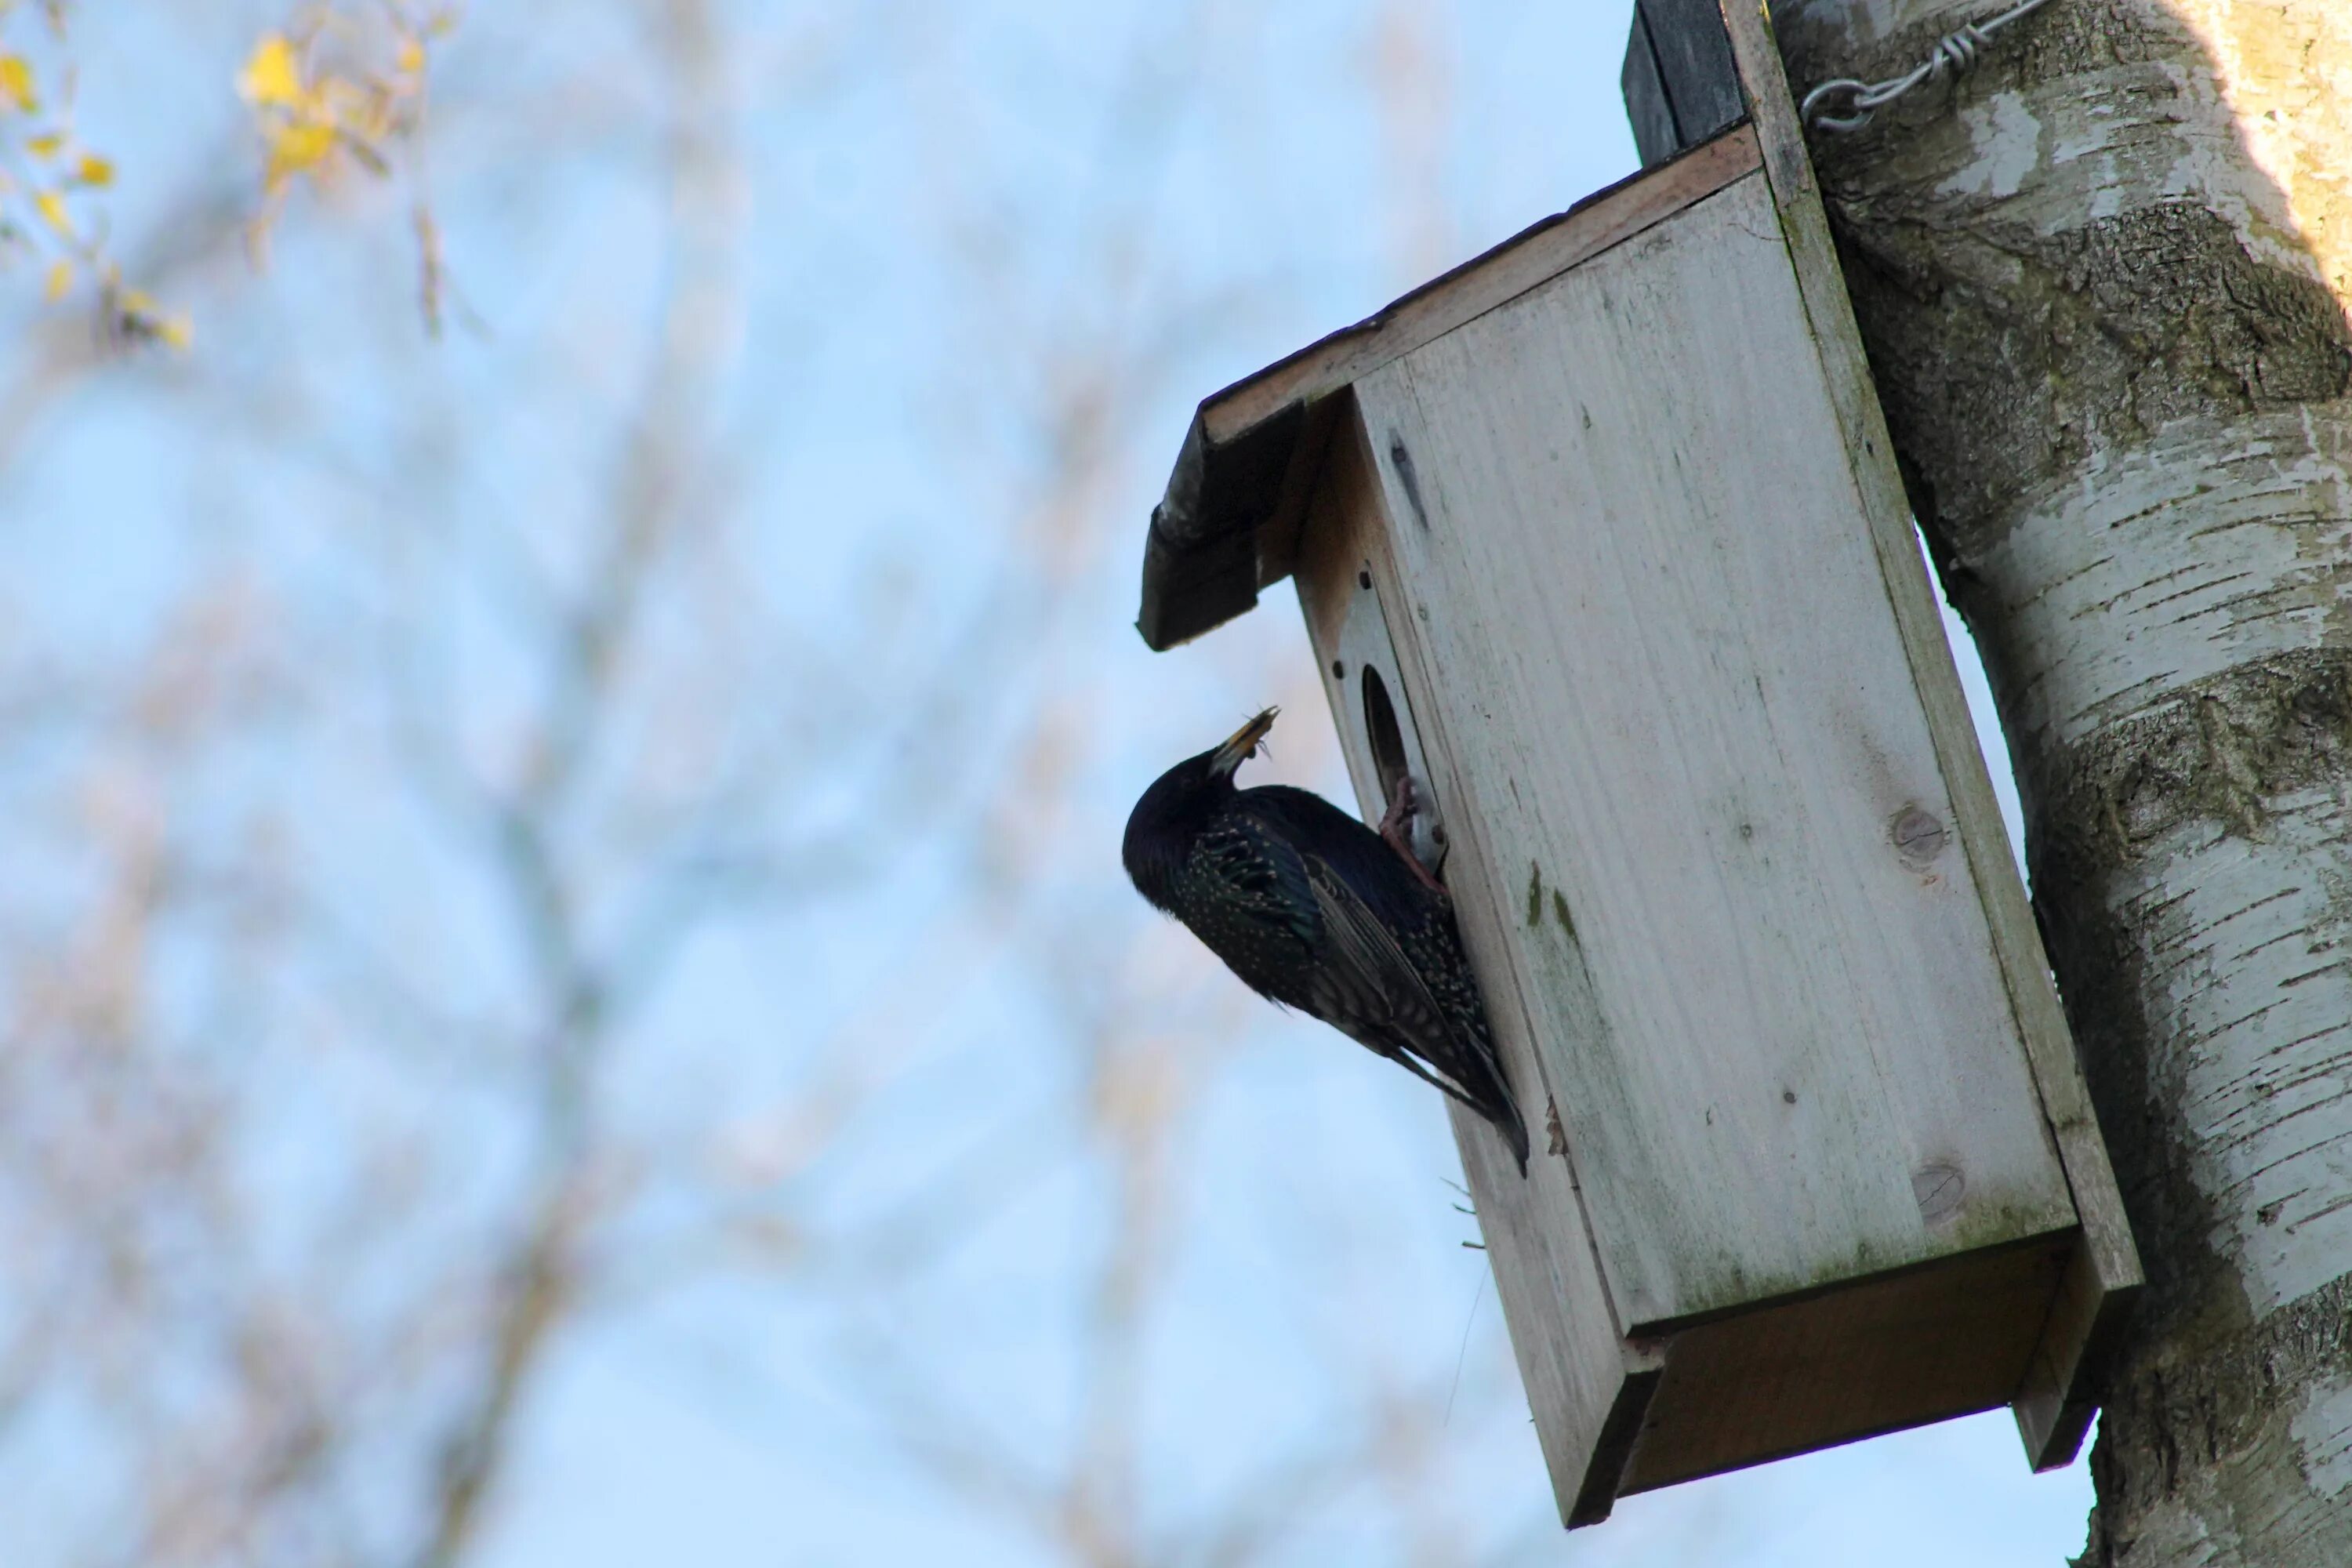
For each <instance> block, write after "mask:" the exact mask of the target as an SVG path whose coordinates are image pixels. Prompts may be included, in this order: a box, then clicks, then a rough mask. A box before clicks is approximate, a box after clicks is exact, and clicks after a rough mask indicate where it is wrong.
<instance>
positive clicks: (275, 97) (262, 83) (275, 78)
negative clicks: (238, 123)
mask: <svg viewBox="0 0 2352 1568" xmlns="http://www.w3.org/2000/svg"><path fill="white" fill-rule="evenodd" d="M236 90H237V91H238V92H239V93H240V94H241V95H243V97H244V99H245V100H246V101H247V103H251V104H256V105H275V106H276V107H278V108H281V109H291V108H293V107H295V106H296V105H298V104H299V103H300V102H301V101H302V100H303V99H304V97H305V94H304V92H303V89H302V68H301V64H300V62H299V60H297V59H296V58H295V56H294V46H293V45H291V44H289V43H288V42H287V41H286V40H285V39H284V38H283V37H280V36H279V35H278V34H276V33H264V34H263V35H262V36H261V42H259V43H258V44H256V45H255V46H254V47H253V55H252V57H251V58H248V59H247V61H246V62H245V68H244V69H243V70H242V71H239V72H238V73H237V78H236Z"/></svg>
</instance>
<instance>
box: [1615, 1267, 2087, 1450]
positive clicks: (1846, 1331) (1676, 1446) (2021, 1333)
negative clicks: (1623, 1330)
mask: <svg viewBox="0 0 2352 1568" xmlns="http://www.w3.org/2000/svg"><path fill="white" fill-rule="evenodd" d="M2073 1252H2074V1237H2071V1236H2070V1237H2060V1238H2058V1239H2057V1240H2054V1241H2053V1240H2049V1239H2043V1240H2040V1241H2033V1242H2028V1243H2026V1244H2024V1245H2022V1246H2019V1247H1997V1248H1993V1249H1991V1250H1988V1251H1979V1252H1970V1253H1964V1254H1961V1255H1960V1256H1958V1257H1957V1258H1945V1259H1941V1260H1939V1261H1937V1262H1935V1263H1932V1264H1929V1265H1927V1267H1925V1268H1916V1269H1911V1270H1908V1271H1906V1272H1903V1273H1899V1274H1895V1275H1891V1276H1888V1277H1886V1278H1884V1279H1874V1280H1870V1281H1868V1282H1866V1283H1863V1284H1859V1285H1849V1286H1845V1287H1843V1288H1841V1289H1837V1290H1833V1291H1830V1292H1828V1293H1825V1294H1822V1295H1819V1296H1811V1297H1806V1298H1803V1299H1801V1300H1796V1301H1791V1302H1788V1303H1785V1304H1783V1305H1781V1306H1779V1307H1775V1308H1770V1309H1768V1310H1762V1311H1757V1312H1748V1313H1744V1314H1741V1315H1738V1316H1736V1317H1731V1318H1725V1319H1718V1320H1717V1321H1714V1322H1710V1323H1706V1324H1704V1325H1702V1326H1700V1327H1697V1328H1694V1329H1688V1330H1685V1331H1683V1332H1681V1333H1679V1334H1676V1335H1675V1338H1674V1342H1673V1343H1672V1345H1671V1346H1670V1347H1669V1349H1668V1351H1667V1360H1666V1371H1665V1375H1664V1379H1663V1380H1662V1381H1661V1382H1660V1384H1659V1387H1658V1392H1657V1394H1656V1396H1655V1397H1654V1399H1653V1400H1652V1401H1651V1405H1650V1415H1649V1420H1648V1423H1647V1424H1646V1426H1644V1428H1643V1432H1642V1435H1641V1437H1640V1440H1639V1441H1638V1443H1637V1444H1636V1446H1635V1447H1634V1452H1633V1464H1632V1465H1631V1466H1630V1467H1629V1468H1628V1469H1627V1472H1626V1476H1625V1490H1626V1491H1628V1492H1637V1491H1648V1490H1650V1489H1653V1488H1655V1487H1663V1486H1671V1485H1674V1484H1675V1482H1678V1481H1686V1480H1692V1479H1696V1478H1698V1477H1700V1476H1711V1475H1717V1474H1719V1473H1721V1472H1722V1471H1725V1470H1729V1469H1737V1468H1740V1467H1742V1466H1746V1465H1754V1464H1761V1463H1763V1462H1764V1461H1766V1460H1768V1459H1775V1458H1782V1457H1784V1456H1786V1455H1789V1454H1795V1453H1804V1452H1808V1451H1810V1450H1811V1449H1814V1448H1821V1447H1828V1446H1829V1445H1831V1444H1834V1443H1843V1442H1850V1441H1852V1440H1853V1439H1854V1438H1856V1437H1866V1436H1872V1435H1874V1434H1876V1433H1880V1432H1891V1431H1895V1430H1899V1429H1900V1428H1903V1427H1906V1426H1919V1425H1921V1424H1922V1423H1925V1422H1928V1421H1938V1420H1942V1419H1944V1418H1946V1417H1948V1416H1953V1415H1969V1414H1970V1413H1972V1412H1975V1411H1979V1410H1990V1409H1993V1408H1995V1407H1997V1406H1999V1405H2003V1404H2006V1403H2007V1402H2008V1400H2009V1398H2010V1395H2011V1393H2012V1392H2013V1391H2014V1390H2015V1388H2016V1386H2017V1380H2018V1377H2019V1375H2020V1373H2021V1369H2022V1368H2023V1367H2024V1365H2025V1363H2026V1362H2027V1360H2028V1359H2029V1358H2030V1357H2031V1355H2032V1352H2033V1348H2034V1341H2035V1336H2036V1334H2037V1332H2038V1331H2039V1328H2040V1325H2041V1320H2042V1309H2043V1307H2044V1305H2045V1304H2046V1303H2047V1302H2048V1300H2049V1299H2050V1296H2051V1293H2052V1291H2053V1289H2055V1287H2056V1284H2057V1280H2058V1277H2059V1275H2060V1273H2061V1272H2062V1271H2063V1269H2064V1268H2065V1266H2066V1261H2067V1258H2069V1257H2070V1256H2071V1255H2072V1254H2073Z"/></svg>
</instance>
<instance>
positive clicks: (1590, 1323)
mask: <svg viewBox="0 0 2352 1568" xmlns="http://www.w3.org/2000/svg"><path fill="white" fill-rule="evenodd" d="M1370 467H1371V458H1370V453H1369V451H1368V450H1367V449H1366V448H1365V447H1364V442H1363V434H1362V429H1361V426H1360V424H1359V422H1358V421H1357V419H1356V417H1355V415H1354V411H1353V408H1352V405H1349V406H1347V407H1346V408H1345V409H1344V410H1343V416H1342V417H1341V419H1340V421H1339V424H1338V426H1337V427H1336V429H1335V431H1334V434H1333V437H1332V441H1331V457H1330V461H1329V463H1328V467H1327V468H1326V471H1325V476H1324V480H1323V483H1322V484H1321V485H1320V486H1319V487H1318V489H1317V492H1316V495H1315V498H1314V500H1313V502H1312V506H1311V515H1310V518H1309V521H1308V523H1307V528H1306V530H1305V532H1304V534H1303V536H1302V539H1301V546H1300V549H1301V553H1300V556H1299V561H1298V567H1297V585H1298V598H1299V605H1300V607H1301V609H1302V610H1303V611H1304V612H1305V615H1306V617H1307V635H1308V637H1309V638H1310V640H1311V641H1312V642H1313V644H1314V647H1315V657H1316V662H1317V664H1318V667H1319V668H1321V670H1322V672H1323V681H1324V689H1325V693H1326V695H1327V696H1328V699H1329V700H1330V703H1331V711H1332V719H1333V721H1334V723H1335V725H1336V727H1337V728H1338V730H1339V737H1340V748H1341V751H1342V752H1343V753H1344V754H1345V756H1346V757H1347V760H1348V767H1349V774H1350V776H1351V777H1352V778H1353V780H1354V782H1355V784H1356V791H1357V799H1358V801H1359V803H1360V806H1361V808H1362V810H1363V813H1364V816H1365V818H1366V820H1368V821H1370V820H1376V819H1377V818H1378V816H1379V815H1380V813H1381V810H1382V809H1384V806H1383V798H1384V795H1385V794H1386V792H1385V789H1384V788H1383V785H1382V783H1381V777H1380V773H1379V770H1378V768H1377V766H1376V764H1375V763H1374V760H1373V748H1372V745H1371V740H1370V732H1369V730H1368V727H1367V724H1366V721H1365V716H1364V704H1363V699H1362V691H1363V685H1364V677H1365V671H1366V670H1367V669H1368V668H1369V669H1372V670H1376V671H1377V672H1378V673H1379V674H1380V675H1381V678H1382V679H1383V681H1384V684H1385V686H1386V688H1387V689H1388V690H1389V692H1390V694H1391V702H1392V703H1393V705H1394V707H1395V710H1396V713H1397V718H1398V721H1399V724H1400V727H1401V728H1402V731H1403V740H1404V746H1405V751H1406V754H1407V756H1408V759H1409V761H1410V762H1411V763H1412V767H1413V770H1414V772H1415V774H1416V776H1417V777H1418V778H1419V779H1420V781H1421V782H1422V783H1423V784H1425V785H1427V786H1428V789H1429V792H1430V795H1431V805H1432V806H1433V810H1434V811H1435V812H1436V813H1437V815H1438V816H1439V818H1440V820H1449V819H1448V818H1447V816H1446V806H1447V803H1448V801H1449V800H1451V798H1452V790H1453V775H1452V772H1451V770H1450V768H1449V767H1448V766H1447V765H1446V763H1445V760H1444V757H1443V755H1442V754H1441V752H1440V751H1439V747H1438V742H1437V741H1436V739H1435V737H1434V736H1433V735H1431V734H1429V733H1428V732H1426V731H1424V728H1423V726H1422V725H1421V724H1420V723H1419V722H1417V721H1416V717H1415V716H1416V715H1417V714H1418V713H1421V712H1423V711H1425V710H1426V708H1427V704H1428V700H1429V699H1428V693H1427V690H1426V689H1425V688H1424V687H1423V685H1422V684H1421V683H1420V682H1419V681H1418V679H1415V676H1414V672H1413V668H1412V658H1411V654H1410V650H1409V648H1406V649H1400V647H1399V646H1398V644H1397V643H1396V642H1395V641H1394V640H1393V638H1392V637H1391V629H1390V625H1389V622H1388V619H1387V617H1386V615H1385V612H1384V611H1383V609H1382V602H1383V595H1386V596H1387V597H1388V599H1389V600H1390V601H1391V602H1402V601H1399V600H1396V598H1395V595H1396V593H1397V585H1396V580H1395V570H1394V564H1393V562H1392V560H1391V555H1390V552H1389V549H1388V545H1387V543H1386V540H1385V531H1386V529H1385V519H1384V516H1383V513H1382V511H1381V504H1382V503H1381V495H1380V492H1379V490H1378V489H1377V488H1376V487H1375V486H1374V485H1373V484H1372V483H1371V481H1370ZM1468 826H1469V825H1466V824H1465V825H1454V826H1451V827H1450V828H1449V838H1450V839H1451V840H1452V842H1451V846H1450V851H1449V855H1448V860H1447V874H1448V876H1449V877H1450V878H1452V879H1454V882H1453V885H1454V886H1456V887H1458V888H1460V889H1463V891H1462V893H1461V895H1460V904H1459V907H1458V908H1457V911H1456V912H1457V915H1458V916H1459V918H1460V920H1461V922H1462V930H1463V939H1464V942H1465V945H1466V946H1467V948H1468V950H1469V952H1470V957H1471V960H1472V963H1473V964H1474V965H1475V968H1476V970H1477V973H1478V975H1479V980H1480V984H1481V985H1482V986H1483V987H1484V988H1485V990H1486V1001H1487V1012H1488V1014H1489V1016H1490V1017H1491V1018H1492V1020H1493V1022H1494V1025H1495V1030H1496V1037H1497V1039H1498V1041H1499V1043H1500V1045H1501V1047H1502V1050H1503V1055H1504V1066H1505V1070H1506V1071H1507V1073H1508V1074H1509V1075H1510V1077H1511V1081H1512V1083H1513V1085H1514V1086H1515V1088H1516V1089H1517V1092H1518V1094H1519V1098H1520V1100H1521V1102H1522V1104H1523V1105H1524V1106H1526V1107H1527V1108H1528V1110H1529V1112H1530V1116H1531V1118H1532V1119H1533V1120H1534V1121H1535V1123H1536V1124H1535V1126H1534V1127H1532V1128H1531V1129H1530V1131H1531V1133H1532V1137H1533V1142H1534V1146H1535V1150H1536V1156H1535V1158H1534V1159H1532V1160H1531V1161H1530V1162H1529V1169H1528V1175H1527V1177H1526V1178H1525V1179H1522V1178H1521V1176H1520V1174H1519V1172H1518V1169H1517V1164H1516V1163H1514V1162H1513V1160H1512V1158H1511V1156H1510V1154H1509V1153H1508V1152H1507V1149H1506V1148H1505V1146H1504V1144H1503V1142H1502V1140H1501V1139H1500V1138H1499V1137H1498V1136H1497V1135H1496V1132H1495V1131H1494V1129H1492V1128H1491V1127H1488V1126H1487V1125H1486V1123H1485V1122H1484V1121H1480V1120H1478V1119H1477V1118H1475V1117H1472V1116H1470V1115H1469V1114H1468V1113H1467V1112H1463V1113H1460V1114H1458V1115H1456V1116H1455V1118H1454V1138H1455V1141H1456V1142H1457V1143H1458V1144H1459V1146H1460V1148H1461V1151H1462V1158H1463V1169H1464V1171H1465V1174H1466V1175H1467V1177H1468V1180H1469V1184H1470V1190H1471V1194H1472V1199H1473V1201H1474V1202H1475V1205H1476V1207H1477V1213H1478V1223H1479V1228H1480V1230H1481V1231H1482V1233H1483V1234H1484V1235H1485V1237H1486V1258H1487V1262H1488V1264H1489V1266H1490V1267H1491V1268H1493V1269H1494V1272H1495V1291H1496V1299H1497V1300H1499V1301H1500V1302H1501V1303H1502V1308H1503V1318H1504V1321H1505V1322H1506V1323H1507V1325H1508V1327H1509V1330H1510V1335H1511V1346H1512V1351H1513V1353H1514V1355H1515V1356H1516V1357H1517V1361H1518V1364H1519V1374H1520V1377H1521V1379H1522V1381H1523V1383H1524V1384H1525V1386H1526V1388H1527V1391H1528V1404H1529V1406H1530V1408H1531V1409H1532V1411H1533V1413H1534V1415H1535V1418H1536V1432H1537V1436H1538V1441H1539V1442H1540V1444H1541V1446H1542V1448H1543V1454H1544V1460H1545V1463H1546V1465H1547V1466H1548V1467H1549V1470H1550V1472H1551V1479H1552V1488H1553V1491H1554V1494H1555V1495H1556V1496H1557V1497H1558V1498H1559V1500H1560V1506H1561V1509H1562V1510H1563V1518H1564V1519H1565V1520H1566V1521H1567V1522H1570V1523H1589V1522H1591V1521H1592V1520H1593V1519H1597V1518H1602V1517H1606V1515H1607V1512H1608V1505H1609V1503H1610V1502H1611V1501H1612V1500H1613V1499H1614V1498H1615V1496H1616V1489H1617V1488H1616V1480H1617V1477H1618V1475H1619V1473H1620V1472H1621V1471H1622V1468H1623V1466H1624V1463H1625V1460H1626V1457H1627V1454H1628V1452H1629V1450H1630V1445H1631V1442H1632V1437H1633V1430H1634V1429H1635V1427H1636V1426H1637V1425H1638V1417H1639V1415H1640V1412H1641V1409H1642V1407H1643V1405H1645V1404H1646V1401H1647V1396H1648V1391H1649V1390H1650V1389H1651V1388H1652V1387H1653V1386H1654V1383H1655V1379H1656V1375H1657V1373H1658V1371H1659V1367H1660V1363H1659V1362H1658V1361H1657V1359H1656V1357H1655V1356H1654V1354H1653V1353H1651V1352H1646V1351H1643V1350H1640V1349H1635V1348H1632V1347H1628V1346H1627V1345H1625V1344H1624V1343H1623V1342H1622V1341H1621V1339H1620V1337H1619V1335H1618V1332H1617V1327H1616V1315H1615V1313H1614V1311H1613V1310H1612V1308H1611V1306H1610V1302H1609V1297H1608V1292H1607V1290H1606V1289H1605V1288H1604V1287H1603V1285H1602V1283H1601V1270H1600V1266H1599V1263H1598V1260H1597V1259H1596V1258H1595V1257H1594V1255H1593V1250H1592V1244H1591V1237H1590V1236H1589V1234H1588V1233H1587V1231H1586V1228H1585V1219H1584V1213H1583V1208H1582V1205H1581V1204H1580V1200H1579V1198H1578V1195H1577V1193H1576V1190H1575V1186H1574V1183H1573V1180H1572V1177H1571V1175H1570V1171H1569V1167H1568V1163H1567V1162H1566V1161H1565V1160H1562V1159H1559V1158H1557V1157H1552V1156H1548V1155H1547V1154H1546V1153H1545V1150H1546V1147H1547V1141H1546V1136H1545V1130H1544V1127H1543V1123H1542V1116H1543V1107H1544V1105H1545V1103H1546V1100H1547V1099H1548V1096H1547V1094H1546V1091H1545V1089H1544V1088H1543V1079H1542V1074H1541V1067H1540V1064H1539V1063H1538V1060H1537V1058H1536V1055H1535V1051H1534V1047H1533V1045H1532V1042H1531V1041H1530V1040H1529V1038H1528V1032H1527V1026H1526V1018H1527V1010H1526V1006H1525V1004H1524V1002H1523V1001H1522V1000H1521V999H1520V998H1519V996H1518V995H1517V992H1516V990H1515V988H1514V980H1513V977H1512V975H1511V974H1510V973H1509V971H1508V968H1507V964H1505V963H1497V962H1496V958H1495V953H1496V946H1497V942H1496V935H1495V927H1496V921H1497V920H1498V919H1499V916H1498V914H1497V912H1496V910H1495V909H1494V907H1493V900H1491V899H1490V898H1487V897H1484V896H1482V895H1481V894H1480V893H1479V892H1478V891H1477V889H1485V888H1487V887H1490V886H1491V884H1490V882H1489V880H1488V878H1487V875H1486V872H1487V868H1486V866H1485V865H1484V863H1483V862H1482V860H1481V858H1480V850H1479V847H1478V846H1477V844H1476V842H1475V834H1470V835H1468V841H1467V842H1465V831H1466V830H1467V828H1468ZM1596 1509H1597V1510H1598V1511H1597V1512H1595V1511H1594V1510H1596ZM1580 1510H1581V1512H1580Z"/></svg>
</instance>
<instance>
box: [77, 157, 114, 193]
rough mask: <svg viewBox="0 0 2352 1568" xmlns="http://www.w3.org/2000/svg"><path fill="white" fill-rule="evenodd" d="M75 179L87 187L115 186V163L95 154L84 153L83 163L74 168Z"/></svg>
mask: <svg viewBox="0 0 2352 1568" xmlns="http://www.w3.org/2000/svg"><path fill="white" fill-rule="evenodd" d="M74 177H75V178H76V179H79V181H80V182H81V183H82V184H85V185H110V184H114V161H113V160H112V159H110V158H101V157H100V156H99V155H98V154H97V153H83V154H82V155H81V162H80V163H78V164H76V165H75V167H74Z"/></svg>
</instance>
